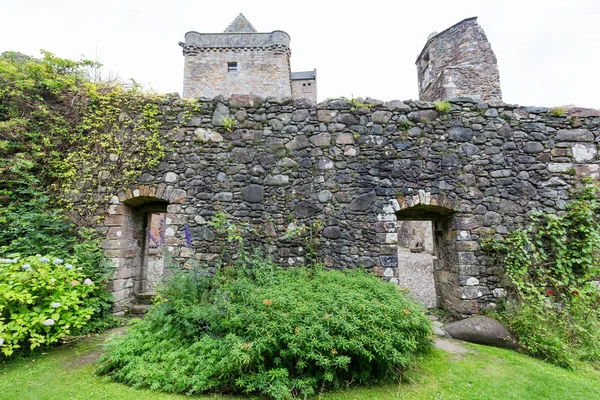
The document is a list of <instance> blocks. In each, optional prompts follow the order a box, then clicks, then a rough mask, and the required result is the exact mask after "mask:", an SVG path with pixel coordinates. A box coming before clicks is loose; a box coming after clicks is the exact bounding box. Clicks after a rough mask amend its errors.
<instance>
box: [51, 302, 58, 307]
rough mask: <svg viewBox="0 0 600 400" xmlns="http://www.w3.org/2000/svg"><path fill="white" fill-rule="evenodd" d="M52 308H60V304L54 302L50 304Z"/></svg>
mask: <svg viewBox="0 0 600 400" xmlns="http://www.w3.org/2000/svg"><path fill="white" fill-rule="evenodd" d="M50 305H51V306H52V308H58V307H60V303H59V302H54V303H52V304H50Z"/></svg>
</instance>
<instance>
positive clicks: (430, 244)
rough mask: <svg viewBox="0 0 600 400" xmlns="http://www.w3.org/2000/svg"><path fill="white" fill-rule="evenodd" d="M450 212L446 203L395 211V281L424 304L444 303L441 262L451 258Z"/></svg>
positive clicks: (446, 261)
mask: <svg viewBox="0 0 600 400" xmlns="http://www.w3.org/2000/svg"><path fill="white" fill-rule="evenodd" d="M453 212H454V211H453V210H451V209H448V208H445V207H439V206H432V205H416V206H413V207H409V208H406V209H403V210H400V211H398V212H397V213H396V216H397V231H398V276H397V279H398V285H399V287H400V288H406V289H408V291H409V293H411V294H412V295H413V297H414V298H415V299H416V300H417V301H418V302H420V303H421V304H423V305H424V306H425V307H427V308H437V307H442V305H443V301H442V300H443V299H442V296H443V288H442V284H443V282H444V279H446V275H447V271H445V270H446V269H447V268H444V264H448V263H449V262H450V261H451V260H450V258H449V256H450V252H449V249H448V240H447V239H448V237H447V236H448V235H447V231H448V226H449V221H450V215H451V214H452V213H453Z"/></svg>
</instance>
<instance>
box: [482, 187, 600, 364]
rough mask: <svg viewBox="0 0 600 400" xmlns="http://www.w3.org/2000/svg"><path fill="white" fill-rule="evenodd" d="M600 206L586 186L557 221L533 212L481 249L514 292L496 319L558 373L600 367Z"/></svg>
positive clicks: (527, 349) (553, 216)
mask: <svg viewBox="0 0 600 400" xmlns="http://www.w3.org/2000/svg"><path fill="white" fill-rule="evenodd" d="M599 215H600V204H599V203H598V201H597V188H596V186H595V184H593V183H592V182H591V181H589V180H586V181H584V182H583V185H581V187H580V188H579V189H578V190H577V191H576V192H575V193H574V198H573V199H572V201H571V202H570V203H569V204H568V205H567V209H566V212H564V213H562V214H561V215H551V214H543V213H540V212H537V213H533V214H532V217H531V224H530V225H529V227H527V228H523V229H518V230H515V231H514V232H512V233H511V234H510V235H508V236H507V238H506V239H504V240H489V241H487V243H485V246H486V247H487V248H488V249H489V250H491V251H492V252H493V253H495V254H497V255H499V256H500V257H499V260H501V261H502V262H503V263H504V265H505V267H506V275H507V276H508V278H509V279H510V281H511V283H512V289H513V290H512V292H513V293H511V295H510V296H509V299H508V300H507V302H506V303H505V304H504V305H502V307H501V308H500V310H499V315H498V317H499V318H500V319H501V320H503V321H504V322H505V323H506V324H507V325H508V326H509V328H510V329H511V330H512V331H513V332H514V333H515V334H516V336H517V337H518V339H519V341H520V343H521V345H522V346H523V348H524V349H525V350H526V351H528V352H529V353H530V354H531V355H533V356H536V357H538V358H542V359H544V360H547V361H550V362H552V363H554V364H557V365H560V366H563V367H569V368H572V367H575V366H576V364H577V363H578V362H580V361H589V362H592V363H595V364H597V365H599V366H600V311H599V309H598V306H599V305H600V293H599V292H598V288H597V284H596V283H594V280H595V279H596V280H597V279H598V278H599V277H600V217H599Z"/></svg>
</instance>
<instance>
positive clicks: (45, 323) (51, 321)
mask: <svg viewBox="0 0 600 400" xmlns="http://www.w3.org/2000/svg"><path fill="white" fill-rule="evenodd" d="M42 325H46V326H52V325H54V320H53V319H52V318H48V319H47V320H45V321H44V322H42Z"/></svg>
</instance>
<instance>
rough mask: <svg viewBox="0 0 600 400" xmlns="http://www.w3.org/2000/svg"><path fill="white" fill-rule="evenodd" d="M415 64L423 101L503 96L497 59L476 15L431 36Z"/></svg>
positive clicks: (494, 98) (486, 98)
mask: <svg viewBox="0 0 600 400" xmlns="http://www.w3.org/2000/svg"><path fill="white" fill-rule="evenodd" d="M416 64H417V74H418V80H419V99H420V100H422V101H436V100H444V99H451V98H454V97H460V96H469V97H473V98H477V99H480V100H483V101H490V100H496V101H498V100H501V99H502V92H501V89H500V72H499V71H498V61H497V60H496V56H495V54H494V52H493V51H492V47H491V45H490V43H489V42H488V40H487V37H486V35H485V32H484V31H483V29H481V27H480V26H479V25H478V24H477V17H475V18H468V19H465V20H463V21H461V22H459V23H457V24H455V25H453V26H451V27H450V28H448V29H446V30H445V31H443V32H441V33H439V34H438V33H433V34H432V35H430V38H429V39H428V40H427V43H426V44H425V47H424V48H423V50H422V51H421V54H420V55H419V57H418V58H417V62H416Z"/></svg>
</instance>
